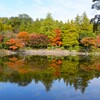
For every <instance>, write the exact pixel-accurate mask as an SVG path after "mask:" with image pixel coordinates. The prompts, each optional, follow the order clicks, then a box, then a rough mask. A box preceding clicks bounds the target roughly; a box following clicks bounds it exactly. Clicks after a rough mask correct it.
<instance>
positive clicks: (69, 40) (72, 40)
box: [62, 20, 79, 48]
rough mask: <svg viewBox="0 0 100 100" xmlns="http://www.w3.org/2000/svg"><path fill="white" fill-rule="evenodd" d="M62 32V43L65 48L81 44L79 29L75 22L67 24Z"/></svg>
mask: <svg viewBox="0 0 100 100" xmlns="http://www.w3.org/2000/svg"><path fill="white" fill-rule="evenodd" d="M62 31H63V34H62V38H63V39H62V41H63V46H64V47H67V48H69V47H75V46H77V45H78V44H79V42H78V34H77V28H76V25H75V23H74V21H73V20H72V21H71V22H68V23H66V24H65V25H64V27H63V30H62Z"/></svg>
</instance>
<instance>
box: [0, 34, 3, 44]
mask: <svg viewBox="0 0 100 100" xmlns="http://www.w3.org/2000/svg"><path fill="white" fill-rule="evenodd" d="M2 41H3V36H2V35H0V43H1V42H2Z"/></svg>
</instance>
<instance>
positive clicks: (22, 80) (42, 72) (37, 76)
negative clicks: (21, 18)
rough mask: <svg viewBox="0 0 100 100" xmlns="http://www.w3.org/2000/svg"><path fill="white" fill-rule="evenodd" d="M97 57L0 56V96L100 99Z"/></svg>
mask: <svg viewBox="0 0 100 100" xmlns="http://www.w3.org/2000/svg"><path fill="white" fill-rule="evenodd" d="M99 77H100V58H99V57H86V56H80V57H79V56H68V57H53V56H51V57H46V56H43V57H42V56H41V57H40V56H27V57H22V56H9V57H2V58H0V100H100V78H99Z"/></svg>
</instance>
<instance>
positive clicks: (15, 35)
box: [0, 12, 100, 50]
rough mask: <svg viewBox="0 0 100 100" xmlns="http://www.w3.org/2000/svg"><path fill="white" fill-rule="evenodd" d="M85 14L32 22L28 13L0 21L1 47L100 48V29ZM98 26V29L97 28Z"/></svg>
mask: <svg viewBox="0 0 100 100" xmlns="http://www.w3.org/2000/svg"><path fill="white" fill-rule="evenodd" d="M93 26H94V24H93V23H90V19H89V18H88V17H87V15H86V13H85V12H84V13H83V14H82V15H81V16H80V15H77V16H76V17H75V19H72V20H67V21H66V22H62V21H58V20H54V19H53V17H52V15H51V14H50V13H48V14H47V16H46V18H44V19H36V20H33V19H32V18H31V17H30V16H29V15H27V14H19V15H18V16H16V17H10V18H8V17H1V18H0V48H4V49H10V50H18V49H20V48H48V49H52V48H61V49H69V50H72V49H75V50H79V49H80V48H85V49H86V50H91V49H93V48H99V47H100V35H99V33H100V30H98V28H97V27H96V29H95V31H94V28H95V27H93ZM98 27H99V26H98Z"/></svg>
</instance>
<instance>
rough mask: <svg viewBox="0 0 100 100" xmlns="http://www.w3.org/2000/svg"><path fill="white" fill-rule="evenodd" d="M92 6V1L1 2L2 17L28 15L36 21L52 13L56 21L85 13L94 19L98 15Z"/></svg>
mask: <svg viewBox="0 0 100 100" xmlns="http://www.w3.org/2000/svg"><path fill="white" fill-rule="evenodd" d="M92 4H93V3H92V0H0V17H11V16H18V15H19V14H28V15H29V16H30V17H32V18H33V20H35V19H36V18H39V19H40V18H45V17H46V15H47V13H51V14H52V17H53V18H54V19H57V20H59V21H60V20H62V21H67V20H68V19H74V18H75V17H76V15H77V14H78V15H82V13H83V12H84V11H85V12H86V13H87V16H88V17H89V18H92V17H93V16H94V15H95V14H96V13H97V11H96V10H95V11H94V10H92V9H91V5H92Z"/></svg>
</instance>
